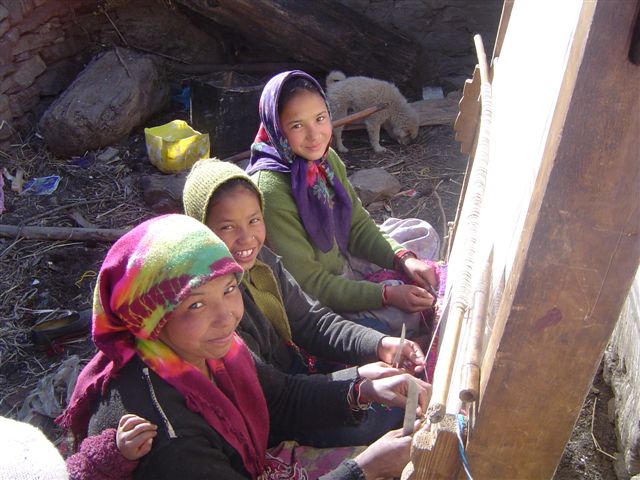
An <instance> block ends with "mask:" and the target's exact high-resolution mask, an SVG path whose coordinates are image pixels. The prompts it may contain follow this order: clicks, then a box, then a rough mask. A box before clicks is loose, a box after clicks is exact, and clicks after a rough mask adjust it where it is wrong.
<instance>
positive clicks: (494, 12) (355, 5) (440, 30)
mask: <svg viewBox="0 0 640 480" xmlns="http://www.w3.org/2000/svg"><path fill="white" fill-rule="evenodd" d="M340 2H341V3H343V4H345V5H347V6H348V7H350V8H352V9H354V10H356V11H358V12H360V13H363V14H365V15H367V16H368V17H370V18H371V19H372V20H374V21H376V22H378V23H380V24H381V25H383V26H384V27H386V28H389V29H390V30H392V31H394V32H395V33H399V34H403V35H405V36H407V37H410V38H412V39H413V40H414V41H416V42H417V43H419V44H420V45H421V46H422V49H423V52H422V57H421V60H420V65H419V74H420V77H421V81H422V83H423V85H441V86H442V87H443V88H444V90H445V92H449V91H451V90H458V89H460V88H462V85H463V84H464V80H465V79H466V78H469V77H470V76H471V74H472V73H473V68H474V66H475V65H476V63H477V60H476V58H477V57H476V53H475V48H474V46H473V36H474V35H475V34H476V33H479V34H481V35H482V39H483V41H484V45H485V50H486V52H487V56H489V57H490V56H491V53H492V51H493V44H494V42H495V37H496V33H497V31H498V24H499V22H500V14H501V12H502V3H503V2H502V0H340Z"/></svg>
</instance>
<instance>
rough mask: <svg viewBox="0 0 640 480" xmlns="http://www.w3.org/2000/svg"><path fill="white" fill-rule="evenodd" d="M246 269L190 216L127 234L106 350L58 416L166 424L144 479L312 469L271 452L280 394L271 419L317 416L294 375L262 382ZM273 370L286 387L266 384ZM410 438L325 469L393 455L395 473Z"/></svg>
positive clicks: (105, 315) (104, 272) (273, 474)
mask: <svg viewBox="0 0 640 480" xmlns="http://www.w3.org/2000/svg"><path fill="white" fill-rule="evenodd" d="M241 275H242V268H241V267H240V266H239V265H238V264H237V263H236V262H235V261H234V260H233V258H232V256H231V255H230V253H229V250H228V249H227V248H226V246H225V245H224V243H223V242H222V241H220V239H219V238H218V237H217V236H215V234H213V233H212V232H211V230H209V228H207V227H206V226H205V225H203V224H201V223H200V222H198V221H196V220H194V219H192V218H190V217H186V216H183V215H166V216H163V217H159V218H156V219H153V220H149V221H147V222H144V223H142V224H141V225H139V226H138V227H136V228H134V229H133V230H131V231H130V232H128V233H127V234H125V235H124V236H123V237H122V238H120V240H118V241H117V242H116V243H115V244H114V245H113V246H112V248H111V249H110V250H109V252H108V254H107V256H106V258H105V260H104V262H103V265H102V267H101V269H100V274H99V276H98V283H97V285H96V289H95V295H94V314H93V329H92V338H93V340H94V343H95V344H96V346H97V347H98V353H97V354H96V355H95V356H94V357H93V359H92V360H91V361H90V362H89V364H88V365H87V366H86V367H85V368H84V369H83V370H82V372H81V374H80V377H79V378H78V381H77V383H76V386H75V390H74V393H73V395H72V398H71V401H70V403H69V405H68V407H67V409H66V411H65V412H64V414H63V415H61V416H60V417H59V419H58V421H59V423H60V424H61V425H63V426H64V427H66V428H68V429H69V430H70V431H71V432H72V433H73V435H74V436H75V438H76V439H77V440H82V439H83V438H84V437H86V436H87V435H97V434H99V433H100V432H101V431H103V430H104V429H106V428H109V427H113V426H114V425H117V424H118V421H119V420H120V418H121V417H122V415H123V414H125V413H134V414H136V415H139V416H141V417H143V418H145V419H148V420H149V421H151V422H152V423H154V424H156V425H158V431H157V435H156V437H155V438H154V440H153V445H152V448H151V451H150V453H149V454H147V455H146V456H144V457H143V458H142V459H141V460H140V463H139V465H138V467H137V469H136V470H135V472H134V477H135V478H149V479H151V478H153V479H162V478H167V479H169V478H171V479H173V478H189V479H198V478H203V479H204V478H225V479H234V478H254V479H255V478H265V479H266V478H307V477H305V475H306V472H305V470H304V469H301V468H299V465H283V463H282V461H280V460H279V459H277V458H274V457H273V456H270V455H268V454H267V442H268V435H269V428H270V417H269V413H270V412H272V410H275V411H278V408H276V406H275V405H276V403H277V402H284V405H286V407H287V409H288V410H289V412H288V413H289V418H286V419H278V418H277V416H273V415H272V417H271V421H272V422H278V421H289V422H290V421H291V420H292V419H293V421H294V422H298V423H304V421H307V422H310V423H313V420H314V419H313V418H312V417H313V414H314V413H315V412H314V411H313V410H310V408H309V406H308V405H300V404H298V403H296V395H297V390H296V386H295V383H292V382H288V383H287V382H280V383H279V384H278V383H277V382H278V380H277V379H276V380H274V379H272V378H271V377H265V376H261V377H260V380H259V377H258V373H259V372H257V371H256V364H255V363H254V360H253V358H252V356H251V354H250V353H249V351H248V350H247V348H246V346H245V344H244V343H243V341H242V340H241V339H240V338H239V337H238V336H237V334H236V333H235V328H236V327H237V325H238V323H239V322H240V318H241V317H242V314H243V304H242V296H241V294H240V291H239V289H238V282H239V281H240V279H241ZM258 367H259V365H258ZM266 379H270V381H272V382H276V383H277V385H279V386H278V387H277V388H276V389H274V387H273V385H272V386H271V388H266V386H265V385H264V382H265V381H266ZM261 382H262V383H263V384H262V385H261ZM263 391H264V392H269V393H268V395H267V397H265V393H263ZM345 393H346V392H345ZM280 409H282V407H280ZM407 439H408V437H401V435H400V434H399V433H398V432H391V433H390V434H389V435H387V436H386V437H383V439H381V440H380V441H378V442H376V443H374V444H373V445H372V446H370V447H369V448H367V449H366V450H364V451H363V452H362V453H360V454H359V455H358V456H356V457H355V459H353V460H348V461H345V462H343V463H342V464H341V465H340V466H339V467H338V468H337V469H335V470H334V471H332V472H331V473H329V474H328V476H327V477H326V478H333V479H348V478H353V479H355V478H361V477H362V476H363V475H364V473H363V472H365V473H373V474H374V475H376V476H377V475H378V474H379V473H382V474H385V475H386V473H389V471H388V465H387V466H385V464H388V463H389V462H391V461H393V460H394V459H395V461H396V470H397V463H398V462H397V458H396V457H398V453H399V452H401V453H402V455H401V456H400V458H401V459H405V454H406V458H408V448H409V443H408V440H407ZM401 461H402V460H401ZM385 469H386V470H385ZM285 473H286V476H283V475H285ZM391 473H393V472H391Z"/></svg>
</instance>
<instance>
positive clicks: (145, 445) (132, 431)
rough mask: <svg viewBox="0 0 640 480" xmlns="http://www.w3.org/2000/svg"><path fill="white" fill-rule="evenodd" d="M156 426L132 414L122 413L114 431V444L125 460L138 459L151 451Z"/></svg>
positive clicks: (156, 429) (156, 431)
mask: <svg viewBox="0 0 640 480" xmlns="http://www.w3.org/2000/svg"><path fill="white" fill-rule="evenodd" d="M157 434H158V427H157V425H154V424H153V423H151V422H149V421H147V420H145V419H144V418H141V417H138V416H137V415H133V414H130V413H128V414H126V415H123V416H122V418H121V419H120V422H119V423H118V430H117V431H116V445H117V446H118V450H120V453H121V454H122V456H123V457H124V458H126V459H127V460H138V459H139V458H141V457H143V456H145V455H146V454H147V453H149V452H150V451H151V444H152V442H153V438H154V437H155V436H156V435H157Z"/></svg>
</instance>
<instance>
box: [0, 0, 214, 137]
mask: <svg viewBox="0 0 640 480" xmlns="http://www.w3.org/2000/svg"><path fill="white" fill-rule="evenodd" d="M102 3H104V2H101V1H99V0H0V145H1V144H3V143H5V144H6V143H7V141H8V140H9V139H10V137H11V141H15V140H16V139H17V137H16V136H15V135H14V134H15V133H16V132H18V133H28V132H30V131H31V130H32V128H33V127H34V125H35V124H36V122H37V120H38V119H39V118H40V116H41V115H42V113H43V112H44V111H45V109H46V108H47V107H48V106H49V105H50V104H51V102H52V101H53V100H54V99H55V98H56V96H57V95H58V94H60V93H61V92H62V91H64V90H65V89H66V88H67V86H69V84H70V83H71V82H72V81H73V80H74V79H75V77H76V75H77V74H78V73H79V72H80V71H81V70H82V68H84V66H85V65H86V63H87V62H88V61H89V60H90V59H91V58H92V57H93V55H94V54H95V53H97V52H98V51H101V50H105V49H109V48H111V47H112V46H114V45H119V46H122V45H123V43H124V42H123V38H124V39H125V41H126V43H127V45H130V46H131V47H132V48H133V47H135V48H134V49H137V50H138V51H141V52H154V53H157V54H158V55H157V57H158V58H175V59H178V60H179V61H181V62H185V63H216V62H220V61H221V60H222V47H221V42H220V40H219V39H215V38H212V37H211V36H210V35H207V34H205V33H204V32H202V31H200V30H199V29H198V28H196V27H194V26H193V25H192V24H191V22H190V21H189V19H188V18H186V17H185V16H184V15H183V14H181V13H180V12H178V11H177V10H176V9H175V8H174V7H173V6H172V4H171V3H170V2H168V1H167V0H111V1H110V2H108V6H109V11H108V12H106V13H105V12H104V11H103V10H102V9H101V8H100V4H102Z"/></svg>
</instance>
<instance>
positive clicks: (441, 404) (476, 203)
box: [427, 35, 492, 423]
mask: <svg viewBox="0 0 640 480" xmlns="http://www.w3.org/2000/svg"><path fill="white" fill-rule="evenodd" d="M474 42H475V44H476V49H477V51H478V63H479V64H480V78H481V86H480V93H481V96H480V99H481V115H480V129H479V134H478V145H477V147H476V154H475V160H474V162H473V166H472V168H471V173H470V177H469V187H468V189H467V193H466V194H465V205H464V206H463V209H462V212H463V214H464V218H463V219H462V222H463V224H464V225H465V227H467V228H466V231H465V237H464V244H463V249H462V259H461V268H460V270H461V271H460V273H459V277H460V278H456V279H455V284H454V285H453V287H452V302H451V306H452V308H451V312H450V314H449V315H448V317H447V321H446V326H445V329H444V335H443V340H442V344H441V350H440V354H439V355H438V363H437V364H436V371H435V373H434V376H433V390H432V395H431V402H430V404H429V408H428V409H427V415H428V416H429V420H430V421H431V422H432V423H437V422H440V421H441V420H442V419H443V418H444V415H445V411H446V399H447V395H448V392H449V387H450V382H451V377H452V373H453V368H454V364H455V358H456V350H457V348H458V342H459V339H460V330H461V328H462V320H463V317H464V314H465V312H466V311H467V308H468V306H469V305H470V302H471V283H472V275H473V266H474V263H475V262H474V258H475V254H476V239H477V236H478V230H479V223H480V222H479V219H480V211H481V207H482V199H483V196H484V190H485V185H486V179H487V172H488V168H489V142H490V134H491V114H492V99H491V97H492V95H491V83H490V80H489V67H488V64H487V57H486V55H485V52H484V46H483V44H482V38H481V37H480V35H476V36H475V37H474ZM467 206H468V207H467Z"/></svg>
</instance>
